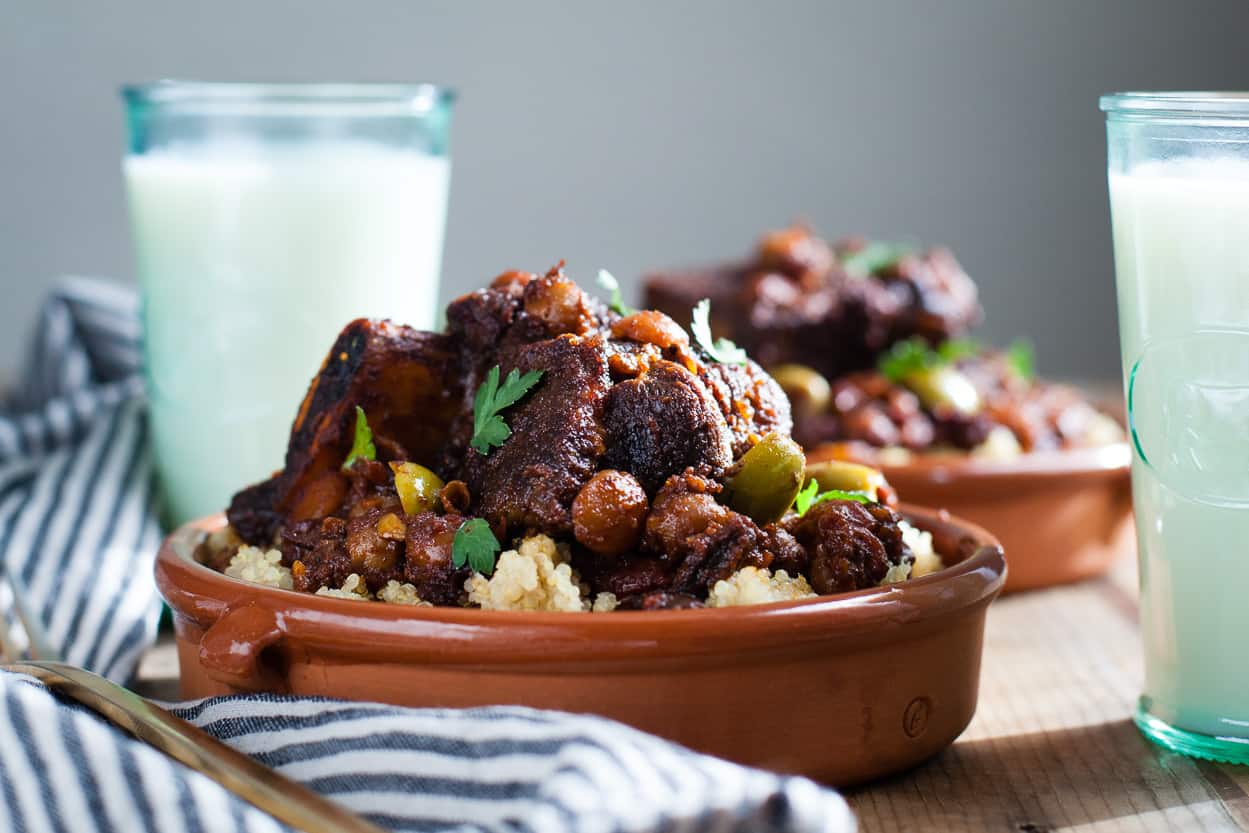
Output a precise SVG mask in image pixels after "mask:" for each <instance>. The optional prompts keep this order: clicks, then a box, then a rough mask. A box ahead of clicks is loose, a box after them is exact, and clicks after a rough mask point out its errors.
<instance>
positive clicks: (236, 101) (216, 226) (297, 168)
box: [123, 82, 452, 523]
mask: <svg viewBox="0 0 1249 833" xmlns="http://www.w3.org/2000/svg"><path fill="white" fill-rule="evenodd" d="M123 96H124V98H125V101H126V108H127V117H128V126H129V151H128V153H127V155H126V157H125V162H124V170H125V180H126V189H127V192H128V197H129V204H130V218H131V226H132V230H133V235H134V246H135V253H136V260H137V265H138V276H139V284H140V287H141V290H142V296H143V330H144V361H145V369H146V376H147V386H148V396H149V399H150V405H151V431H152V448H153V450H154V453H155V459H156V465H157V472H158V476H159V480H160V494H161V496H162V499H163V503H164V514H165V517H166V520H167V521H169V522H171V523H178V522H181V521H184V520H187V519H189V518H193V517H197V516H200V515H205V514H208V513H211V512H216V511H219V510H220V509H221V508H222V507H223V506H224V505H225V503H226V502H227V501H228V499H229V497H230V495H231V493H232V492H234V491H235V490H237V489H238V488H240V487H241V486H243V485H245V484H248V483H251V482H254V481H257V480H260V479H262V478H264V477H267V476H268V475H269V474H270V473H271V472H272V471H273V470H275V469H277V468H280V467H281V465H282V456H283V451H284V449H285V446H286V440H287V435H288V433H289V431H290V426H291V421H292V419H293V417H294V415H295V410H296V408H297V406H298V403H299V400H300V399H301V397H302V396H303V393H304V390H305V388H306V387H307V385H308V381H309V379H310V378H311V377H312V376H313V375H314V373H315V372H316V371H317V368H318V366H319V364H320V362H321V360H322V359H323V358H324V354H325V351H326V350H327V349H328V348H329V346H330V344H332V342H333V339H334V336H335V335H336V334H337V333H338V331H339V330H340V329H341V328H342V326H343V325H344V324H346V323H347V322H348V321H350V320H352V319H354V318H358V317H361V316H371V317H386V318H393V319H395V320H398V321H402V322H404V323H409V324H412V325H415V326H418V327H422V328H429V327H431V326H432V325H433V324H434V321H435V318H436V311H437V309H438V299H437V294H438V273H439V268H440V261H441V256H442V239H443V226H444V223H445V217H446V205H447V186H448V179H449V176H450V159H449V156H448V135H449V127H450V121H451V107H452V94H451V93H450V92H449V91H447V90H444V89H440V88H438V87H434V86H430V85H286V84H268V85H260V84H204V83H187V82H160V83H157V84H151V85H146V86H135V87H127V88H125V89H124V90H123Z"/></svg>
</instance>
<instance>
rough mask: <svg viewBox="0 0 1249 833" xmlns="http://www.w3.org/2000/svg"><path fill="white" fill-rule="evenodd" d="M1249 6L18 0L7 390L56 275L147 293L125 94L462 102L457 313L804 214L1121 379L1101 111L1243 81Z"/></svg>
mask: <svg viewBox="0 0 1249 833" xmlns="http://www.w3.org/2000/svg"><path fill="white" fill-rule="evenodd" d="M1247 24H1249V4H1246V3H1244V2H1243V0H1226V2H1217V1H1216V0H1209V2H1196V1H1195V2H1187V3H1178V2H1174V0H1100V2H1089V0H1045V1H1044V2H1038V0H1014V1H1013V2H1010V1H1008V0H945V2H941V3H924V2H919V0H915V1H914V2H906V1H905V0H877V2H861V3H856V4H850V3H830V2H815V1H814V0H813V2H767V3H765V2H754V3H750V2H710V0H708V2H685V3H683V2H630V3H622V2H614V3H599V2H595V3H557V2H534V1H533V0H530V2H524V3H503V2H500V3H497V4H486V3H475V2H459V3H456V2H377V1H376V0H352V2H346V1H345V0H337V1H332V0H315V1H311V0H304V1H303V2H256V0H215V2H212V3H198V4H192V3H181V2H171V3H152V2H142V3H140V2H132V1H131V0H112V2H107V3H100V2H86V0H84V2H81V3H77V4H72V3H65V2H55V1H54V0H45V1H44V2H38V0H29V2H27V0H0V101H2V102H3V110H2V111H0V297H3V299H4V300H3V303H0V376H2V375H6V374H11V373H12V372H13V369H14V368H15V366H16V363H17V361H18V353H17V348H18V346H19V345H20V344H21V343H22V342H23V341H24V333H25V331H26V329H27V327H28V325H29V323H30V322H31V320H32V315H33V312H34V310H35V309H36V306H37V304H38V300H39V298H40V296H41V294H42V292H43V290H44V288H45V287H46V286H47V284H48V283H49V282H50V281H51V280H52V278H53V277H54V276H55V275H58V274H62V273H66V272H78V273H84V272H87V273H104V274H111V275H116V276H118V277H121V278H125V279H129V276H130V273H131V259H130V252H129V240H128V237H127V229H126V221H125V212H124V204H123V199H122V189H121V179H120V170H119V165H118V159H119V156H120V153H121V150H122V144H123V143H122V121H121V115H120V104H119V101H118V98H117V95H116V89H117V87H118V85H119V84H121V83H123V82H125V81H133V80H148V79H152V78H157V77H162V76H175V77H195V78H206V79H220V80H249V79H279V80H391V79H394V80H422V79H431V80H440V81H443V82H446V83H449V84H451V85H453V86H455V87H457V88H458V89H459V90H460V92H461V94H462V99H461V103H460V107H459V111H458V115H457V123H456V126H455V134H454V144H453V147H454V156H455V171H454V176H453V182H452V203H451V212H450V219H449V228H448V236H447V250H446V257H445V262H444V281H445V290H444V294H450V293H453V292H459V291H462V290H465V289H468V288H471V287H473V286H475V285H478V284H480V283H481V282H483V281H484V280H486V279H488V278H489V277H491V276H492V275H493V274H495V273H497V272H499V271H501V270H502V269H503V268H504V267H509V266H518V267H525V268H530V269H540V268H543V267H545V266H546V265H548V264H550V263H551V262H552V261H554V260H555V259H557V258H560V257H565V258H567V259H568V261H569V264H570V269H571V270H572V272H573V274H574V275H577V274H580V275H582V276H589V275H591V274H593V270H594V269H596V268H597V267H599V266H607V267H609V268H611V269H612V270H613V271H614V272H615V273H616V274H617V275H618V276H620V277H621V278H622V279H626V280H632V279H633V278H634V277H635V276H637V275H638V274H639V273H640V272H642V271H643V270H645V269H647V268H649V267H655V266H663V265H671V264H684V263H692V262H698V261H704V260H708V259H713V258H717V257H721V256H727V255H736V254H738V253H741V252H743V251H745V250H746V249H747V248H748V247H749V246H750V245H751V244H752V241H753V240H754V239H755V237H756V236H757V235H758V233H759V232H761V231H762V230H764V229H767V228H770V227H773V226H776V225H778V224H783V223H785V222H787V221H788V220H790V219H791V218H795V217H801V218H805V219H806V220H808V221H809V222H811V223H812V224H813V225H814V226H815V227H816V228H818V229H820V230H823V231H826V232H828V233H830V234H841V233H844V232H849V231H862V232H867V233H871V234H877V235H890V234H904V235H908V236H913V237H916V238H918V239H922V240H926V241H932V242H944V243H948V244H949V245H951V246H952V247H953V249H954V251H955V252H956V253H957V254H958V256H959V257H960V259H961V260H962V261H963V264H964V265H965V266H966V268H967V269H968V271H969V272H970V273H971V274H972V276H973V277H975V278H976V279H977V280H978V281H979V283H980V286H981V288H982V294H983V299H984V303H985V306H986V308H987V310H988V319H987V323H986V325H985V326H984V328H983V330H982V333H983V335H984V336H985V337H986V338H989V339H993V340H999V341H1005V340H1007V339H1009V338H1011V337H1013V336H1014V335H1016V334H1026V335H1028V336H1030V337H1032V338H1033V340H1034V341H1035V342H1036V343H1037V346H1038V350H1039V353H1040V362H1041V368H1042V370H1043V371H1046V372H1049V373H1051V374H1054V375H1060V376H1070V377H1096V376H1102V377H1109V376H1111V375H1113V374H1114V373H1115V372H1116V369H1117V352H1116V346H1115V344H1116V342H1115V338H1116V335H1115V323H1114V295H1113V277H1112V264H1111V253H1110V242H1109V230H1108V221H1107V209H1106V198H1105V184H1104V174H1103V169H1104V143H1103V136H1102V121H1101V116H1100V114H1099V113H1098V111H1097V106H1096V98H1097V95H1098V94H1099V93H1101V92H1104V91H1108V90H1113V89H1120V88H1170V89H1178V88H1242V89H1243V88H1246V87H1249V50H1246V48H1245V33H1246V31H1247V29H1246V25H1247Z"/></svg>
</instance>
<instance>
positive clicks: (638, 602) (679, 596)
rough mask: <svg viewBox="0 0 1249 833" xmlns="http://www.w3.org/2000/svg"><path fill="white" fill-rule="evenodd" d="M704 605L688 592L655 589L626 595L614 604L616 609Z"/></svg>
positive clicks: (683, 608)
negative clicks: (634, 594)
mask: <svg viewBox="0 0 1249 833" xmlns="http://www.w3.org/2000/svg"><path fill="white" fill-rule="evenodd" d="M706 606H707V605H706V604H705V603H703V602H701V601H699V600H698V599H697V598H696V597H694V596H691V595H690V594H689V593H673V592H671V591H669V590H657V591H655V592H653V593H642V594H640V595H637V596H627V597H625V598H623V599H621V600H620V603H619V604H617V605H616V610H693V609H695V608H700V607H706Z"/></svg>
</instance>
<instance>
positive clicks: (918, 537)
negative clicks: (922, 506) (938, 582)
mask: <svg viewBox="0 0 1249 833" xmlns="http://www.w3.org/2000/svg"><path fill="white" fill-rule="evenodd" d="M898 528H899V529H901V530H902V540H903V541H905V542H906V545H907V546H908V547H910V548H911V552H913V553H914V554H915V561H914V563H912V564H911V574H910V576H909V578H919V577H920V576H926V575H928V574H929V573H935V572H937V570H940V569H942V568H943V567H945V563H944V562H942V560H941V556H940V555H938V554H937V551H936V550H935V549H933V546H932V533H931V532H927V531H924V530H921V529H916V528H915V527H913V526H911V525H910V524H909V523H907V522H906V521H901V522H900V523H899V524H898ZM886 578H888V576H886Z"/></svg>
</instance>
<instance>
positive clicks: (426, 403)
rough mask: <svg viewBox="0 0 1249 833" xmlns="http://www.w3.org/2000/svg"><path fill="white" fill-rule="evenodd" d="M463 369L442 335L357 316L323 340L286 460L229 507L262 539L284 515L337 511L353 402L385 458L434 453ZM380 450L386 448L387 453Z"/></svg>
mask: <svg viewBox="0 0 1249 833" xmlns="http://www.w3.org/2000/svg"><path fill="white" fill-rule="evenodd" d="M463 387H464V379H463V377H462V375H461V374H460V373H459V372H458V366H457V363H456V351H455V350H454V346H453V342H452V340H451V339H449V338H448V337H447V336H443V335H439V334H437V333H426V332H420V331H418V330H414V329H412V328H411V327H405V326H401V325H398V324H392V323H390V322H389V321H371V320H366V319H358V320H356V321H352V322H351V323H350V324H348V325H347V326H346V327H345V328H343V331H342V332H341V333H340V334H339V336H338V338H337V339H336V340H335V342H334V346H333V347H332V348H331V349H330V352H329V354H328V355H327V356H326V358H325V361H324V363H323V364H322V365H321V370H320V371H319V372H318V374H317V375H316V377H315V378H314V379H313V380H312V384H311V386H310V387H309V388H308V393H307V395H305V397H304V401H303V403H302V404H301V405H300V406H299V411H298V413H297V414H296V416H295V421H294V424H293V425H292V427H291V437H290V442H289V444H288V446H287V450H286V465H285V466H284V468H283V469H282V471H281V472H279V473H277V474H275V475H274V476H273V478H271V479H270V480H268V481H264V482H262V483H258V484H256V485H255V486H252V487H250V488H247V489H244V490H243V491H241V492H239V493H238V494H236V495H235V496H234V499H233V500H232V501H231V503H230V507H229V509H228V510H227V512H226V516H227V517H228V519H229V521H230V523H231V525H233V526H234V528H235V529H236V530H237V531H238V533H239V535H240V536H242V538H243V540H245V541H247V542H248V543H249V544H256V545H268V544H269V543H271V542H272V541H273V540H274V536H275V535H276V533H277V531H278V529H279V527H281V526H282V525H283V524H284V523H287V522H292V521H300V520H305V519H310V518H321V517H325V516H328V515H333V514H335V513H336V512H337V511H338V509H339V507H340V506H341V504H342V503H343V501H344V499H345V498H346V497H347V489H348V487H349V485H350V484H349V482H348V479H347V476H346V475H345V474H344V473H343V471H342V464H343V461H344V460H345V459H346V457H347V454H348V452H349V451H350V449H351V443H352V439H353V437H354V432H355V424H356V406H360V407H361V408H363V409H364V412H365V416H366V417H367V419H368V422H369V426H370V427H371V428H372V430H373V436H374V442H375V444H376V445H377V448H378V452H379V454H381V455H382V456H383V457H384V458H387V459H410V460H431V461H432V460H434V459H435V458H436V456H437V454H438V452H439V451H440V450H441V449H442V447H443V445H444V444H445V443H446V441H447V439H448V437H449V433H450V428H451V423H452V421H453V419H454V418H455V416H456V414H458V413H459V409H460V407H461V403H462V401H463V398H464V397H463ZM386 455H390V456H389V457H387V456H386Z"/></svg>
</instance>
